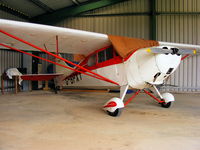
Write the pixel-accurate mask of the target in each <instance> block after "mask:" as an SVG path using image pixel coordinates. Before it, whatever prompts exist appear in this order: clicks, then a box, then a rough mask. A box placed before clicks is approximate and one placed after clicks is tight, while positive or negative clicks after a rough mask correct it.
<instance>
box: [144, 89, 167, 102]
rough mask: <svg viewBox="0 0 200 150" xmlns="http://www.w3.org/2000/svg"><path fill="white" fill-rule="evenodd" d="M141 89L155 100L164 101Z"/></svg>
mask: <svg viewBox="0 0 200 150" xmlns="http://www.w3.org/2000/svg"><path fill="white" fill-rule="evenodd" d="M143 91H144V92H145V93H146V94H147V95H149V96H151V97H152V98H153V99H155V100H156V101H157V102H159V103H164V102H165V101H163V100H160V99H158V98H157V97H155V96H154V95H153V94H151V93H149V92H148V91H146V90H145V89H143Z"/></svg>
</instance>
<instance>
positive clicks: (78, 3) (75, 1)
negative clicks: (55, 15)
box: [71, 0, 80, 5]
mask: <svg viewBox="0 0 200 150" xmlns="http://www.w3.org/2000/svg"><path fill="white" fill-rule="evenodd" d="M71 1H72V3H74V4H75V5H80V2H79V1H78V0H71Z"/></svg>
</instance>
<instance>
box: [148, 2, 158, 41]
mask: <svg viewBox="0 0 200 150" xmlns="http://www.w3.org/2000/svg"><path fill="white" fill-rule="evenodd" d="M156 15H157V13H156V0H150V39H151V40H157V37H156V35H157V32H156V29H157V27H156Z"/></svg>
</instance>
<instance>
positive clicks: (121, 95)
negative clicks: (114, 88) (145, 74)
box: [120, 84, 129, 101]
mask: <svg viewBox="0 0 200 150" xmlns="http://www.w3.org/2000/svg"><path fill="white" fill-rule="evenodd" d="M128 87H129V85H128V84H127V85H124V86H121V87H120V99H121V100H122V101H123V100H124V97H125V96H126V92H127V90H128Z"/></svg>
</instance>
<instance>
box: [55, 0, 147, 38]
mask: <svg viewBox="0 0 200 150" xmlns="http://www.w3.org/2000/svg"><path fill="white" fill-rule="evenodd" d="M148 4H149V1H148V0H131V1H126V2H123V3H119V4H116V5H112V6H108V7H104V8H100V9H97V10H95V11H91V12H90V13H87V14H85V15H87V17H84V16H82V17H73V18H68V19H66V20H63V21H61V22H60V23H58V24H57V25H58V26H64V27H68V28H74V29H81V30H86V31H94V32H99V33H106V34H115V35H122V36H129V37H138V38H145V39H149V26H150V25H149V16H147V15H137V16H136V15H123V13H125V12H126V13H131V12H133V11H134V12H148V11H149V6H148ZM116 13H118V14H122V15H117V16H102V15H103V14H116ZM89 15H94V16H89ZM98 15H99V16H98Z"/></svg>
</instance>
